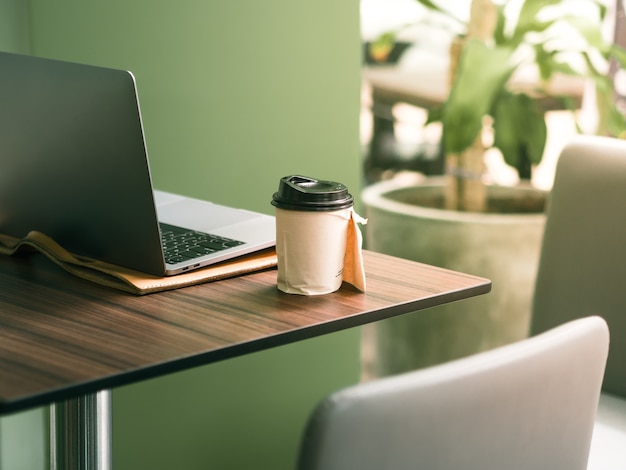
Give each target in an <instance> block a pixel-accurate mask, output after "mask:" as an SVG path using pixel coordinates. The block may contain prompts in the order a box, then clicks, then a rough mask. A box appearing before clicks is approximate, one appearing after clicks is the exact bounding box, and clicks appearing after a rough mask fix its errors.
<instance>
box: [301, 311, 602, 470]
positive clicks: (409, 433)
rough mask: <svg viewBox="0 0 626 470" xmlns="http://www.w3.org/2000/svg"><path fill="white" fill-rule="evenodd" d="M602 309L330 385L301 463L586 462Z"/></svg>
mask: <svg viewBox="0 0 626 470" xmlns="http://www.w3.org/2000/svg"><path fill="white" fill-rule="evenodd" d="M608 341H609V338H608V329H607V325H606V322H604V320H602V319H601V318H600V317H597V316H594V317H587V318H584V319H579V320H576V321H573V322H569V323H567V324H565V325H561V326H559V327H557V328H555V329H552V330H550V331H548V332H546V333H544V334H542V335H538V336H535V337H532V338H529V339H525V340H523V341H521V342H517V343H513V344H510V345H507V346H503V347H500V348H497V349H492V350H490V351H487V352H484V353H480V354H476V355H474V356H469V357H466V358H463V359H459V360H456V361H451V362H448V363H445V364H443V365H438V366H434V367H430V368H426V369H420V370H418V371H414V372H409V373H406V374H402V375H398V376H392V377H388V378H383V379H379V380H376V381H372V382H365V383H362V384H359V385H355V386H353V387H350V388H347V389H344V390H343V391H339V392H336V393H334V394H332V395H330V396H329V397H328V398H326V399H325V400H323V401H322V402H321V403H320V404H319V405H318V407H317V408H316V409H315V410H314V412H313V414H312V415H311V417H310V419H309V422H308V425H307V428H306V430H305V433H304V436H303V439H302V446H301V451H300V457H299V466H298V468H299V470H322V469H323V470H336V469H344V470H345V469H359V470H368V469H376V470H381V469H393V470H403V469H412V470H414V469H420V468H423V469H459V470H460V469H463V470H485V469H491V468H508V469H520V470H522V469H524V470H525V469H527V470H538V469H550V470H553V469H565V468H566V469H568V470H573V469H584V468H586V465H587V457H588V452H589V445H590V441H591V435H592V429H593V422H594V417H595V413H596V409H597V404H598V398H599V395H600V386H601V382H602V375H603V372H604V366H605V363H606V357H607V353H608Z"/></svg>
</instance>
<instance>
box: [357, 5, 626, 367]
mask: <svg viewBox="0 0 626 470" xmlns="http://www.w3.org/2000/svg"><path fill="white" fill-rule="evenodd" d="M416 1H418V2H419V3H421V4H422V5H423V6H425V7H426V8H427V9H429V11H430V12H433V13H434V14H440V15H446V17H447V18H448V19H450V18H451V19H453V20H454V21H455V22H456V24H458V25H459V29H460V30H462V31H463V32H464V34H462V35H460V36H458V37H455V40H454V41H453V42H452V48H451V60H450V64H451V66H450V80H451V88H450V89H451V91H450V94H449V97H448V99H447V100H446V101H445V103H443V105H442V106H441V107H440V108H439V109H433V110H430V111H429V120H428V121H429V122H435V121H439V122H441V123H442V129H443V132H442V147H443V154H444V156H445V158H446V173H447V174H446V175H445V177H444V178H443V181H435V180H433V179H432V178H420V179H419V181H417V182H397V181H392V182H381V183H377V184H374V185H372V186H370V187H367V188H366V189H365V190H364V192H363V202H364V204H365V207H366V216H367V218H368V219H369V223H368V225H367V226H366V243H367V247H368V248H369V249H372V250H375V251H382V252H386V253H389V254H393V255H396V256H402V257H407V258H412V259H415V260H417V261H422V262H427V263H430V264H435V265H440V266H442V267H446V268H450V269H456V270H460V271H465V272H469V273H472V274H478V275H483V276H485V277H488V278H490V279H492V281H493V291H492V293H490V294H489V295H487V296H482V298H477V299H473V300H472V301H471V302H465V303H463V304H462V305H461V304H458V305H452V306H448V307H444V308H442V309H435V310H433V311H431V312H425V313H422V314H419V315H413V316H411V315H409V316H406V317H404V318H398V319H395V320H394V321H388V322H385V323H383V324H380V325H377V326H371V327H368V328H366V329H364V334H365V335H366V337H367V338H368V340H366V341H364V345H366V346H367V345H370V346H372V345H373V349H374V351H375V354H374V355H373V356H369V355H368V356H367V357H373V358H374V359H373V360H371V361H369V360H366V363H365V367H366V369H367V368H371V369H372V370H371V371H370V372H371V373H372V375H385V374H387V373H396V372H400V371H403V370H406V369H410V368H415V367H420V366H425V365H430V364H433V363H437V362H442V361H444V360H448V359H452V358H455V357H459V356H463V355H466V354H471V353H474V352H476V351H478V350H483V349H487V348H490V347H495V346H498V345H500V344H504V343H507V342H510V341H514V340H517V339H521V338H522V337H524V336H526V334H527V331H528V326H529V321H530V300H531V298H532V285H533V283H534V278H535V272H536V264H537V261H538V256H539V246H540V240H541V237H542V234H543V223H544V220H545V216H544V215H543V205H544V202H545V196H546V192H545V191H541V190H538V189H536V188H533V187H532V186H531V185H530V184H528V180H529V179H530V176H531V169H532V166H533V165H535V164H538V163H539V162H540V160H541V158H542V156H543V153H544V148H545V144H546V135H547V130H546V124H545V113H546V106H545V103H546V102H548V101H554V100H556V101H558V102H560V106H561V107H563V108H564V109H569V110H571V111H572V112H575V108H576V104H575V103H572V102H571V101H569V100H568V99H566V98H564V97H560V96H553V94H552V93H551V82H552V80H553V79H554V78H555V77H557V76H558V75H559V74H562V75H569V76H575V77H579V78H581V79H588V80H589V81H590V82H591V83H593V84H594V85H595V91H596V98H597V99H596V102H597V106H598V115H599V120H598V122H599V127H598V132H600V133H604V134H610V135H618V134H619V133H620V132H622V131H623V130H624V129H626V125H625V121H624V117H623V115H622V114H621V113H620V112H618V110H617V109H616V108H615V106H614V100H613V99H612V93H613V85H612V83H611V79H610V78H609V77H608V75H607V73H606V72H605V71H604V70H603V69H602V67H603V66H604V65H605V64H606V63H607V61H609V60H616V61H617V63H618V64H619V65H620V66H621V67H623V66H624V64H626V54H625V53H624V51H623V50H622V49H620V48H619V47H617V46H615V45H613V44H610V43H607V42H605V41H604V40H603V38H602V35H601V33H600V24H601V22H602V21H604V17H605V15H606V9H605V8H604V7H603V6H602V4H600V3H599V2H597V1H595V0H588V1H577V2H575V3H576V5H575V6H576V8H577V11H584V12H585V13H584V14H577V13H572V12H571V11H570V10H567V9H566V8H563V3H566V2H561V1H559V0H525V1H522V2H521V4H520V2H519V1H518V2H514V1H504V0H503V1H502V2H500V3H498V4H496V3H494V2H493V1H492V0H473V1H472V5H471V14H470V16H469V21H468V22H463V21H462V20H460V19H457V17H456V15H455V13H454V11H453V10H452V9H450V10H448V9H446V8H444V7H442V6H439V5H438V4H436V3H434V2H431V1H430V0H416ZM449 4H450V7H451V8H452V7H453V6H454V5H453V4H452V2H449ZM514 4H517V6H518V7H519V10H518V12H517V14H512V10H511V9H512V8H513V7H514V6H515V5H514ZM557 5H558V6H559V7H560V8H556V6H557ZM585 6H586V7H588V9H587V10H584V7H585ZM593 9H595V12H596V14H595V16H594V15H592V14H589V11H591V10H593ZM564 31H565V32H567V33H568V34H569V36H568V37H569V40H567V41H564V40H563V34H564ZM388 40H389V35H387V36H386V41H388ZM527 68H534V69H535V70H536V72H537V76H538V80H537V83H536V84H535V86H533V87H532V88H529V89H528V88H527V89H519V88H515V87H514V86H513V85H512V84H513V83H514V77H515V75H516V74H518V73H520V71H522V70H524V69H527ZM488 135H489V136H491V143H489V145H485V143H484V142H485V141H486V140H488V139H485V136H488ZM488 146H492V147H495V148H497V149H498V150H499V151H500V152H501V153H502V156H503V158H504V160H505V162H507V163H508V164H509V165H510V166H512V167H513V168H515V169H516V170H517V172H518V174H519V177H520V181H521V182H522V184H520V185H517V186H516V187H511V188H506V187H498V186H493V185H487V184H485V182H484V181H485V180H484V178H483V177H482V176H483V171H484V163H483V157H484V153H485V150H486V148H487V147H488ZM524 182H526V183H524ZM509 201H517V202H518V203H521V204H522V205H523V206H524V205H525V206H528V207H530V211H531V212H530V213H529V212H526V213H521V212H523V211H524V210H525V209H524V210H523V209H519V208H516V207H513V208H508V207H506V205H507V203H508V202H509Z"/></svg>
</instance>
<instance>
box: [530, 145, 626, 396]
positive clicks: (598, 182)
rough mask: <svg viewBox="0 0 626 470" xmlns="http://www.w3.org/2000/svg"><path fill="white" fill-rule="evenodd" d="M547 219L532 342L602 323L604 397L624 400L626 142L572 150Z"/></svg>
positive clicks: (562, 162)
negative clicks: (595, 318) (607, 342)
mask: <svg viewBox="0 0 626 470" xmlns="http://www.w3.org/2000/svg"><path fill="white" fill-rule="evenodd" d="M547 214H548V215H547V220H546V226H545V234H544V239H543V246H542V249H541V256H540V261H539V267H538V272H537V281H536V286H535V294H534V300H533V306H532V309H533V311H532V326H531V334H536V333H538V332H541V331H545V330H547V329H549V328H552V327H554V326H556V325H559V324H561V323H564V322H567V321H569V320H572V319H574V318H578V317H581V316H585V315H601V316H602V317H603V318H604V319H605V320H606V321H607V323H608V324H609V328H610V330H611V337H612V339H613V340H612V341H611V346H610V352H609V359H608V362H607V368H606V373H605V378H604V390H605V391H607V392H610V393H614V394H617V395H620V396H622V397H626V362H625V359H626V141H623V140H617V139H611V138H606V137H580V138H577V139H576V140H574V141H573V142H572V143H570V144H569V145H567V146H566V147H565V148H564V149H563V151H562V153H561V156H560V158H559V161H558V163H557V169H556V174H555V179H554V186H553V189H552V192H551V196H550V201H549V204H548V211H547Z"/></svg>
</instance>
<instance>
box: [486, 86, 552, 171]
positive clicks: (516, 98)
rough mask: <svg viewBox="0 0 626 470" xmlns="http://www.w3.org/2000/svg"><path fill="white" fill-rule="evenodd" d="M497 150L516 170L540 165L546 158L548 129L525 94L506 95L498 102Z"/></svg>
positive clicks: (539, 113) (532, 102)
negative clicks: (544, 157)
mask: <svg viewBox="0 0 626 470" xmlns="http://www.w3.org/2000/svg"><path fill="white" fill-rule="evenodd" d="M493 116H494V124H493V130H494V144H493V145H494V147H496V148H498V149H499V150H500V151H501V152H502V156H503V157H504V161H505V162H506V163H508V164H509V165H511V166H512V167H514V168H518V169H519V168H520V167H522V166H524V165H525V164H526V165H529V164H530V163H534V164H537V163H539V162H540V161H541V159H542V157H543V152H544V149H545V145H546V139H547V127H546V122H545V118H544V114H543V112H542V111H541V110H540V108H539V106H538V105H537V102H536V101H535V100H533V99H532V98H531V97H530V96H528V95H526V94H524V93H517V94H513V93H510V92H508V91H505V92H503V93H502V94H501V95H500V96H499V97H498V100H497V101H496V103H495V105H494V110H493Z"/></svg>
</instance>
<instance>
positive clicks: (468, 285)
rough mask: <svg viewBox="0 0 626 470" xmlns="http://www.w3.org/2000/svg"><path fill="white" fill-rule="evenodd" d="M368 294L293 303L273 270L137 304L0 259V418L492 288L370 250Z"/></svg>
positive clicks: (49, 267)
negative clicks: (4, 415) (280, 289)
mask: <svg viewBox="0 0 626 470" xmlns="http://www.w3.org/2000/svg"><path fill="white" fill-rule="evenodd" d="M364 262H365V269H366V276H367V283H368V284H367V287H368V291H367V292H366V293H361V292H359V291H357V290H356V289H354V288H353V287H351V286H349V285H345V284H344V286H342V288H341V289H340V290H339V291H338V292H336V293H333V294H328V295H323V296H314V297H306V296H296V295H289V294H284V293H282V292H280V291H278V289H277V288H276V270H269V271H264V272H259V273H254V274H250V275H245V276H241V277H237V278H233V279H228V280H223V281H218V282H214V283H209V284H202V285H198V286H193V287H186V288H184V289H179V290H174V291H169V292H161V293H157V294H150V295H147V296H141V297H139V296H133V295H130V294H126V293H123V292H118V291H115V290H112V289H108V288H105V287H101V286H98V285H95V284H92V283H89V282H88V281H85V280H82V279H79V278H75V277H73V276H71V275H69V274H67V273H66V272H65V271H63V270H62V269H61V268H59V267H57V266H56V265H55V264H53V263H52V262H50V261H49V260H48V259H46V258H44V257H43V256H42V255H38V254H29V255H21V256H13V257H7V256H2V257H0V414H1V413H9V412H14V411H19V410H23V409H26V408H30V407H33V406H40V405H45V404H49V403H52V402H55V401H59V400H65V399H68V398H73V397H77V396H80V395H82V394H86V393H93V392H96V391H98V390H102V389H109V388H112V387H115V386H119V385H125V384H129V383H133V382H137V381H140V380H145V379H148V378H152V377H158V376H161V375H164V374H167V373H171V372H176V371H180V370H184V369H188V368H191V367H194V366H198V365H202V364H208V363H211V362H215V361H219V360H223V359H227V358H230V357H235V356H239V355H243V354H247V353H250V352H254V351H259V350H262V349H267V348H270V347H273V346H278V345H282V344H287V343H292V342H295V341H299V340H302V339H306V338H311V337H315V336H319V335H322V334H326V333H330V332H333V331H339V330H342V329H346V328H351V327H354V326H359V325H363V324H365V323H369V322H373V321H377V320H381V319H384V318H388V317H392V316H395V315H400V314H404V313H408V312H413V311H416V310H420V309H424V308H428V307H432V306H435V305H439V304H442V303H447V302H452V301H455V300H460V299H464V298H468V297H472V296H475V295H479V294H484V293H487V292H489V291H490V290H491V282H490V281H489V280H487V279H483V278H480V277H476V276H471V275H467V274H462V273H458V272H454V271H449V270H445V269H441V268H436V267H433V266H428V265H424V264H420V263H416V262H413V261H407V260H402V259H398V258H393V257H389V256H386V255H381V254H377V253H373V252H368V251H365V252H364Z"/></svg>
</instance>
